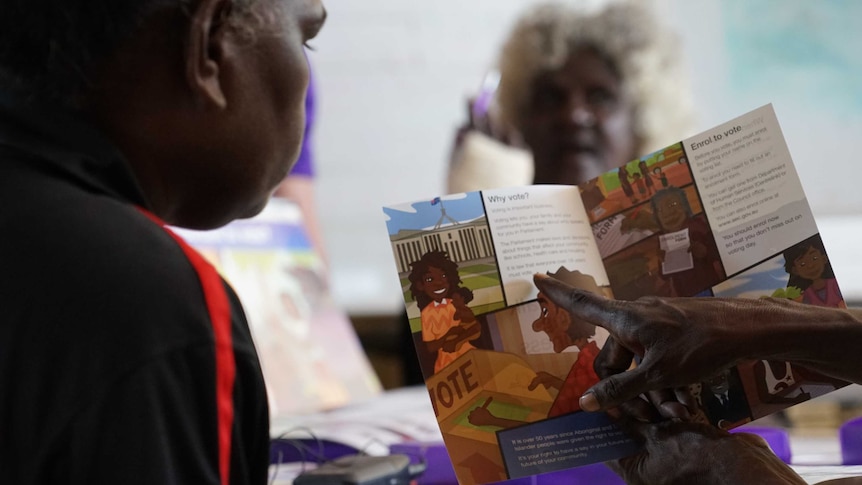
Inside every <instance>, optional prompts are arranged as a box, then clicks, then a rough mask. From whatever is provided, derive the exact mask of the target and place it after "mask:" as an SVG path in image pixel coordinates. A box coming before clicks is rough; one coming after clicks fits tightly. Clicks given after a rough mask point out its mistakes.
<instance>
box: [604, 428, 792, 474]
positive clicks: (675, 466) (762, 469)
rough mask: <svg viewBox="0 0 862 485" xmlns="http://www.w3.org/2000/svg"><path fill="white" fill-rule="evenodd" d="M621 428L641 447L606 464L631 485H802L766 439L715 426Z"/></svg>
mask: <svg viewBox="0 0 862 485" xmlns="http://www.w3.org/2000/svg"><path fill="white" fill-rule="evenodd" d="M623 427H624V428H625V429H626V430H627V431H629V433H630V434H631V435H632V437H634V438H635V439H636V440H638V441H640V442H641V443H642V444H643V449H642V450H641V451H640V452H638V453H637V454H635V455H632V456H629V457H626V458H623V459H620V460H617V461H614V462H608V466H610V467H611V469H613V470H614V471H615V472H616V473H617V474H618V475H620V476H621V477H622V478H623V480H625V482H626V483H627V484H629V485H689V484H692V483H696V484H698V485H724V484H728V483H733V484H735V485H753V484H757V485H779V484H780V485H797V484H799V485H802V484H805V483H806V482H805V480H803V479H802V478H801V477H800V476H799V475H797V474H796V473H795V472H794V471H793V470H792V469H791V468H790V467H788V466H787V465H786V464H785V463H784V462H782V461H781V459H779V458H778V457H777V456H776V455H775V454H774V453H773V452H772V450H770V449H769V446H768V445H767V444H766V442H765V441H764V440H763V438H761V437H759V436H757V435H754V434H749V433H728V432H726V431H723V430H720V429H717V428H715V427H713V426H709V425H705V424H696V423H682V422H675V421H664V422H661V423H657V424H644V423H636V422H627V423H626V424H624V425H623Z"/></svg>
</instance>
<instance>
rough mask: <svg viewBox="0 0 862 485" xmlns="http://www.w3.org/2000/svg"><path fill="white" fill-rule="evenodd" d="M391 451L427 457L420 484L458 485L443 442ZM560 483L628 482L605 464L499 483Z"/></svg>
mask: <svg viewBox="0 0 862 485" xmlns="http://www.w3.org/2000/svg"><path fill="white" fill-rule="evenodd" d="M389 452H390V453H393V454H394V453H400V454H404V455H407V456H409V457H410V460H411V462H412V463H420V462H422V460H423V459H424V461H425V465H426V469H425V473H423V474H422V475H421V476H420V477H418V478H417V479H416V482H417V484H418V485H458V479H457V478H456V476H455V469H454V468H453V467H452V462H451V461H450V460H449V453H448V452H447V451H446V446H445V445H444V444H443V443H399V444H394V445H391V446H390V447H389ZM560 483H565V484H567V485H594V484H599V483H600V484H602V485H625V482H623V480H622V479H621V478H620V477H619V476H617V474H615V473H614V472H612V471H611V469H610V468H608V467H606V466H605V465H604V464H602V463H594V464H592V465H587V466H582V467H578V468H571V469H568V470H561V471H557V472H553V473H544V474H542V475H536V476H532V477H524V478H515V479H512V480H506V481H503V482H497V485H558V484H560Z"/></svg>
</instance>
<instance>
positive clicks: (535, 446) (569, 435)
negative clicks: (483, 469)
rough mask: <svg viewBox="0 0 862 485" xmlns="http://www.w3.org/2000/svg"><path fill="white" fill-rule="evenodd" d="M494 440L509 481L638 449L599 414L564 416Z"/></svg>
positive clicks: (504, 432) (510, 431) (504, 433)
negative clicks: (498, 443) (498, 448)
mask: <svg viewBox="0 0 862 485" xmlns="http://www.w3.org/2000/svg"><path fill="white" fill-rule="evenodd" d="M497 439H498V440H499V442H500V451H501V452H502V454H503V462H504V463H505V465H506V470H507V471H508V473H509V477H510V478H519V477H527V476H531V475H537V474H539V473H548V472H552V471H558V470H564V469H567V468H572V467H576V466H582V465H589V464H591V463H598V462H603V461H608V460H613V459H616V458H620V457H623V456H628V455H630V454H633V453H635V452H636V451H637V450H638V449H639V445H638V444H637V443H636V442H635V441H634V440H632V439H631V438H629V436H628V435H626V434H625V433H624V432H623V431H622V430H621V429H620V428H619V426H617V425H616V424H614V422H613V421H612V420H611V419H610V418H609V417H608V416H607V415H606V414H602V413H586V412H577V413H572V414H566V415H563V416H560V417H556V418H551V419H546V420H544V421H539V422H536V423H531V424H528V425H526V426H519V427H517V428H510V429H506V430H502V431H499V432H497Z"/></svg>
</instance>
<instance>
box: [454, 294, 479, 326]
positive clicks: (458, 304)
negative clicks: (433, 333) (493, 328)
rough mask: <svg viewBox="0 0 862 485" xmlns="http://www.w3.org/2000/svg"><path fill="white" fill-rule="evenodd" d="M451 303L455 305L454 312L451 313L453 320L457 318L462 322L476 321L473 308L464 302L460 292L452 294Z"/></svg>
mask: <svg viewBox="0 0 862 485" xmlns="http://www.w3.org/2000/svg"><path fill="white" fill-rule="evenodd" d="M452 304H453V305H455V314H454V315H453V317H454V318H455V320H459V321H461V322H463V323H470V322H474V321H476V316H475V315H474V314H473V310H472V309H470V307H468V306H467V304H466V303H464V297H463V296H461V294H460V293H455V294H454V295H452Z"/></svg>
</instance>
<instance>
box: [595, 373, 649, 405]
mask: <svg viewBox="0 0 862 485" xmlns="http://www.w3.org/2000/svg"><path fill="white" fill-rule="evenodd" d="M645 382H646V380H645V378H644V370H643V368H642V367H635V368H634V369H632V370H629V371H626V372H623V373H620V374H614V375H611V376H609V377H606V378H604V379H602V380H600V381H599V382H597V383H596V384H595V385H594V386H593V387H591V388H589V389H588V390H587V392H585V393H584V395H583V396H581V398H580V400H579V404H580V407H581V409H583V410H584V411H605V410H608V409H611V408H615V407H618V406H620V405H621V404H623V403H624V402H626V401H628V400H630V399H634V398H636V397H638V396H639V395H641V394H643V393H644V392H646V391H647V390H648V388H647V387H646V386H645V385H644V383H645Z"/></svg>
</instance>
